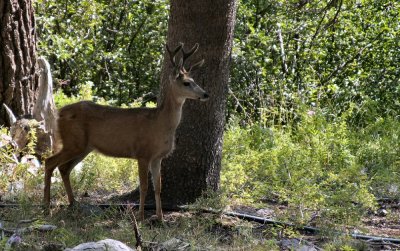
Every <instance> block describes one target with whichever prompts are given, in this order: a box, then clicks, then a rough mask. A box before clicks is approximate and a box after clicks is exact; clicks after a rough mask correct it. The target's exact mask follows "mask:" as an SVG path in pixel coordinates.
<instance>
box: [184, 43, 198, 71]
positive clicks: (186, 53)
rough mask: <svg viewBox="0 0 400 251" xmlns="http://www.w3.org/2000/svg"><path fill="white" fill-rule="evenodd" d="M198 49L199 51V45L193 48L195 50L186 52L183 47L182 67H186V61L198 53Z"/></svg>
mask: <svg viewBox="0 0 400 251" xmlns="http://www.w3.org/2000/svg"><path fill="white" fill-rule="evenodd" d="M197 49H199V44H198V43H196V44H195V45H194V46H193V48H192V49H190V50H189V51H188V52H186V51H185V50H184V49H183V47H182V59H183V62H182V66H184V65H185V62H186V59H188V58H189V57H190V56H192V55H193V54H194V53H195V52H196V51H197Z"/></svg>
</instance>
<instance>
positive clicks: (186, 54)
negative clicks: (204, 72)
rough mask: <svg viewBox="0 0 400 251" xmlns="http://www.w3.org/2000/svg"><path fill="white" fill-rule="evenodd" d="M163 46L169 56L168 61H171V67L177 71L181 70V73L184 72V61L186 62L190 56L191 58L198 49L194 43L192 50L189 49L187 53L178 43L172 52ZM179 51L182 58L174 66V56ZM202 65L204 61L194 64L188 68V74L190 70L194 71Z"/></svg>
mask: <svg viewBox="0 0 400 251" xmlns="http://www.w3.org/2000/svg"><path fill="white" fill-rule="evenodd" d="M165 46H166V48H167V51H168V54H169V59H170V60H171V63H172V65H173V66H174V67H175V68H177V69H178V70H183V71H186V70H185V68H184V65H185V62H186V60H187V59H188V58H189V57H190V56H192V55H193V54H194V53H195V52H196V51H197V50H198V49H199V44H198V43H196V44H195V45H194V46H193V48H192V49H190V50H189V51H187V52H186V51H185V50H184V49H183V43H179V45H178V46H177V47H176V48H175V50H174V51H171V50H170V49H169V47H168V45H165ZM179 51H182V58H181V59H180V61H179V64H178V65H177V64H176V60H175V56H176V54H177V53H178V52H179ZM203 63H204V59H203V60H201V61H199V62H197V63H195V64H194V65H192V66H190V67H189V71H188V72H190V71H192V70H195V69H197V68H199V67H201V66H202V65H203Z"/></svg>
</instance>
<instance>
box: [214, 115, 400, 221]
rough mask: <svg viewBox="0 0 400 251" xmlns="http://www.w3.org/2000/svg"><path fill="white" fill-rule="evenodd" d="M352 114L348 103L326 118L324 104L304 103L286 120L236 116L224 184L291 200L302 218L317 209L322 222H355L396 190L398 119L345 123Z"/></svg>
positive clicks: (246, 194)
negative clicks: (240, 121) (274, 123)
mask: <svg viewBox="0 0 400 251" xmlns="http://www.w3.org/2000/svg"><path fill="white" fill-rule="evenodd" d="M351 116H352V111H351V110H348V111H346V112H344V113H343V115H342V116H341V117H339V118H336V119H335V120H327V119H326V115H324V114H323V113H322V112H321V111H320V110H316V111H313V112H311V111H303V112H302V114H301V119H300V121H299V122H298V123H297V124H296V125H295V126H287V127H286V128H280V127H271V128H266V127H263V126H260V125H258V124H257V125H253V126H250V127H246V128H241V127H238V126H237V125H235V124H234V123H233V124H232V125H231V126H230V128H229V129H228V130H227V132H226V134H225V146H224V159H223V170H222V177H221V182H222V187H224V188H225V189H226V191H227V192H228V195H230V196H231V197H233V198H236V199H240V200H244V201H248V202H252V203H254V202H260V201H276V200H278V201H280V202H281V203H282V202H285V203H288V205H289V208H290V207H293V208H294V209H295V210H293V212H294V213H296V214H297V216H298V217H297V219H298V220H300V222H302V223H304V222H308V221H309V220H310V217H311V213H312V212H315V211H319V213H320V215H322V216H323V217H322V219H323V221H327V222H321V224H326V223H330V224H343V223H346V224H353V223H357V220H359V219H360V217H362V215H363V213H365V212H366V209H368V208H373V207H374V205H375V204H374V203H375V196H383V195H389V194H392V195H395V194H396V195H397V194H398V193H397V189H398V186H399V180H400V179H399V176H398V173H399V172H398V164H399V163H398V151H397V149H399V148H398V144H399V143H398V140H397V139H398V136H399V129H398V128H400V124H399V122H398V121H395V120H391V121H389V122H387V123H386V122H385V123H384V124H385V127H384V126H382V123H383V122H382V121H381V120H378V121H377V123H376V124H375V125H371V127H368V128H366V129H365V130H362V131H361V132H360V131H359V130H358V129H354V128H348V126H347V122H346V121H347V119H348V117H351ZM373 128H374V129H373ZM377 128H380V130H379V131H377V130H376V129H377ZM379 132H380V133H379ZM374 135H375V136H374ZM390 192H391V193H390Z"/></svg>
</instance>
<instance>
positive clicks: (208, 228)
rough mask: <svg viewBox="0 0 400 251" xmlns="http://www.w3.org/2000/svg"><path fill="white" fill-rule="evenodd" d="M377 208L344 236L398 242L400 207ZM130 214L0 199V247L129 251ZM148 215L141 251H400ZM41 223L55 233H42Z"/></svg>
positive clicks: (294, 231) (219, 218) (268, 209)
mask: <svg viewBox="0 0 400 251" xmlns="http://www.w3.org/2000/svg"><path fill="white" fill-rule="evenodd" d="M380 207H381V209H380V210H378V211H377V212H375V213H371V214H368V215H367V216H366V217H365V218H364V219H363V220H362V224H361V225H359V226H357V228H354V227H351V228H348V229H347V230H348V232H351V233H357V234H360V235H370V236H380V237H387V238H388V237H390V238H393V239H400V203H399V202H393V201H384V202H382V203H381V205H380ZM285 210H287V208H286V206H284V205H277V204H272V203H271V204H265V205H264V206H263V207H260V208H256V207H253V206H243V205H234V206H233V205H232V206H229V207H228V208H227V211H230V212H236V213H241V214H247V215H253V216H258V217H262V218H267V219H276V217H277V215H278V214H281V213H282V212H285ZM133 213H134V210H133V209H130V208H126V207H124V208H121V207H109V208H107V209H104V208H103V209H100V208H99V207H94V206H90V205H89V204H81V205H80V206H79V207H77V208H72V209H71V208H66V207H62V206H59V207H55V208H53V209H52V210H51V214H50V215H49V216H44V215H43V212H42V210H41V208H40V207H38V206H35V205H32V203H29V202H28V203H27V202H24V203H21V204H20V205H19V206H18V207H8V206H6V203H5V202H4V201H3V202H0V223H1V225H2V226H1V227H2V229H3V230H4V231H3V234H5V236H6V237H5V238H4V239H3V240H1V241H0V249H1V248H2V247H4V246H5V245H6V244H5V242H6V240H7V239H8V238H7V236H10V235H11V234H12V233H13V231H14V232H15V230H16V229H19V232H20V233H19V235H20V237H21V238H20V239H21V241H22V243H21V244H20V245H19V246H17V248H15V249H13V250H33V251H35V250H54V251H57V250H64V248H66V247H69V248H71V247H74V246H76V245H78V244H79V243H83V242H89V241H98V240H101V239H107V238H112V239H117V240H120V241H122V242H124V243H126V244H127V245H128V246H131V247H134V246H135V244H136V239H135V235H134V230H133V216H132V215H133ZM153 213H154V211H152V210H148V211H147V214H148V215H147V220H146V221H145V222H143V223H139V233H140V234H141V235H142V239H143V244H142V250H400V243H391V242H389V241H387V240H380V241H377V240H375V241H373V240H356V239H354V238H352V237H350V236H349V235H345V234H339V232H329V231H326V230H324V231H321V232H318V233H311V232H309V231H304V230H301V228H298V227H296V226H294V225H286V224H261V223H257V222H254V221H251V220H250V221H249V220H242V219H239V218H238V217H233V216H229V215H226V214H223V213H221V212H215V211H210V210H204V209H200V208H193V209H187V210H182V211H180V212H165V222H163V223H160V222H157V221H155V220H153V218H152V217H151V216H152V214H153ZM21 220H28V221H27V222H25V223H24V222H22V221H21ZM43 225H52V226H55V227H56V229H41V228H40V226H43ZM345 230H346V229H345ZM0 232H1V231H0ZM0 238H1V235H0ZM399 242H400V240H399Z"/></svg>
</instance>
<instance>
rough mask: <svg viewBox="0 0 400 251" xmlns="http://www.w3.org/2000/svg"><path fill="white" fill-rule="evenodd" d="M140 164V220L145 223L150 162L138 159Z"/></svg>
mask: <svg viewBox="0 0 400 251" xmlns="http://www.w3.org/2000/svg"><path fill="white" fill-rule="evenodd" d="M138 164H139V183H140V184H139V185H140V188H139V191H140V202H139V203H140V204H139V219H140V220H141V221H144V202H145V201H146V195H147V189H148V179H147V177H148V173H149V161H148V160H147V159H138Z"/></svg>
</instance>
